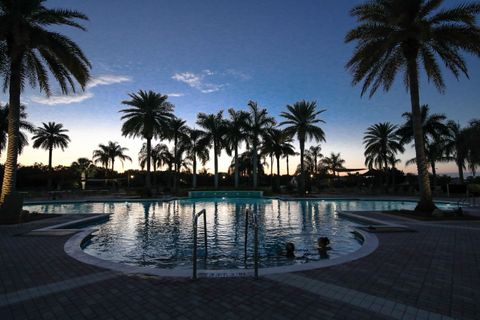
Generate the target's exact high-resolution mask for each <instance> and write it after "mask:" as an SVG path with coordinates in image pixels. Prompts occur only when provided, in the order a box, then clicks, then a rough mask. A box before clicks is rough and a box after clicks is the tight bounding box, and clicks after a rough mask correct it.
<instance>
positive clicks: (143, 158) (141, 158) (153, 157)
mask: <svg viewBox="0 0 480 320" xmlns="http://www.w3.org/2000/svg"><path fill="white" fill-rule="evenodd" d="M165 150H166V151H168V146H167V145H166V144H163V143H158V144H156V145H155V146H154V147H153V148H152V150H151V152H150V163H151V164H152V167H153V172H157V169H158V167H161V166H162V162H161V154H162V153H163V152H165ZM138 162H139V164H140V167H141V168H142V170H143V168H145V165H146V164H147V144H146V143H144V144H143V145H142V148H141V149H140V152H139V153H138Z"/></svg>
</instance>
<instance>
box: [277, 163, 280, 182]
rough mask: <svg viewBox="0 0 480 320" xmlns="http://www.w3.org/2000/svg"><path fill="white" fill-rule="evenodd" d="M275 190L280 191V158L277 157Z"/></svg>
mask: <svg viewBox="0 0 480 320" xmlns="http://www.w3.org/2000/svg"><path fill="white" fill-rule="evenodd" d="M277 190H278V191H280V156H277Z"/></svg>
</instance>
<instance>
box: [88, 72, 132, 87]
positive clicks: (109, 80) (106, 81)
mask: <svg viewBox="0 0 480 320" xmlns="http://www.w3.org/2000/svg"><path fill="white" fill-rule="evenodd" d="M128 81H132V79H131V78H129V77H127V76H116V75H103V76H98V77H93V78H92V79H91V80H90V81H89V82H88V83H87V88H88V89H90V88H95V87H98V86H108V85H110V84H116V83H122V82H128Z"/></svg>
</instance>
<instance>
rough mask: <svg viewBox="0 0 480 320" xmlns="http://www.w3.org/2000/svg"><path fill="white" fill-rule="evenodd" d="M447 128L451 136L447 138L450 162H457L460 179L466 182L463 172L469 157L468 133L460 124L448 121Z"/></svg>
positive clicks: (447, 151) (446, 145)
mask: <svg viewBox="0 0 480 320" xmlns="http://www.w3.org/2000/svg"><path fill="white" fill-rule="evenodd" d="M447 128H448V131H449V134H448V135H447V136H445V153H446V156H447V157H448V158H449V160H453V161H455V164H456V165H457V167H458V177H459V179H460V182H461V183H463V182H464V176H463V170H465V169H466V166H465V163H466V160H467V155H468V149H469V146H468V138H467V137H468V133H467V130H466V129H464V128H462V127H461V126H460V124H459V123H458V122H455V121H452V120H450V121H448V122H447Z"/></svg>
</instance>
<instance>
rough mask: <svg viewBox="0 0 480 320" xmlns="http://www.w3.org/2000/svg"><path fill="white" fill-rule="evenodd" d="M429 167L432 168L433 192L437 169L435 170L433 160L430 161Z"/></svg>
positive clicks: (435, 184)
mask: <svg viewBox="0 0 480 320" xmlns="http://www.w3.org/2000/svg"><path fill="white" fill-rule="evenodd" d="M430 166H432V186H433V189H434V190H435V187H436V186H437V168H435V161H434V160H430Z"/></svg>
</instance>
